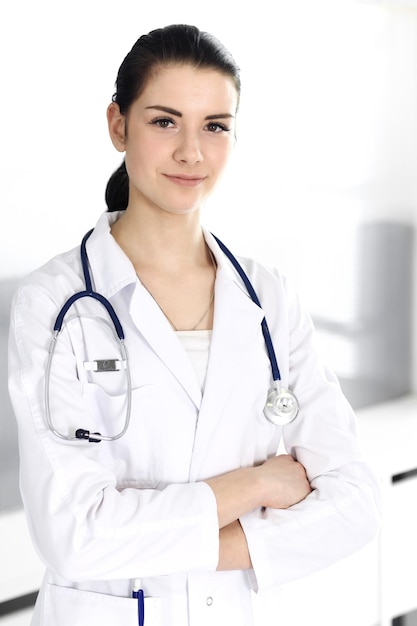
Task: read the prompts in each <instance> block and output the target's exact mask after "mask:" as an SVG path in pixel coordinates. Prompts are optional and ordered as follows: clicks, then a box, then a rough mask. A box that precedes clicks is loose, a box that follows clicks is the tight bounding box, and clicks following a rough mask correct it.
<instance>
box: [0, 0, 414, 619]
mask: <svg viewBox="0 0 417 626" xmlns="http://www.w3.org/2000/svg"><path fill="white" fill-rule="evenodd" d="M173 22H188V23H194V24H196V25H197V26H199V27H200V28H201V29H203V30H208V31H210V32H212V33H213V34H215V35H216V36H218V37H219V39H221V40H222V41H223V43H224V44H225V45H226V46H227V47H228V48H229V49H230V50H231V51H232V53H233V55H234V57H235V58H236V60H237V62H238V63H239V65H240V67H241V70H242V84H243V88H242V100H241V108H240V113H239V118H238V141H237V145H236V147H235V151H234V155H233V158H232V163H231V165H230V170H229V172H228V175H227V176H226V177H225V179H224V181H223V182H222V183H221V185H220V187H219V189H218V191H217V192H216V194H215V196H214V197H213V199H212V200H211V201H210V204H208V205H207V206H206V207H205V209H204V213H203V222H204V224H205V225H206V226H207V227H208V228H210V229H211V230H212V231H214V232H215V233H216V234H217V235H218V236H219V237H220V238H221V239H223V240H224V241H225V242H227V245H228V246H230V248H231V249H232V250H233V251H234V252H235V253H236V254H243V255H246V256H253V257H255V258H257V259H258V260H260V261H263V262H264V263H266V264H268V265H273V266H276V267H279V268H280V269H281V270H283V271H284V272H285V273H287V274H288V276H289V277H290V279H291V281H292V282H293V283H295V285H296V287H297V289H298V291H299V292H300V294H301V296H302V298H303V299H304V301H305V303H306V305H307V307H308V308H309V309H310V311H311V313H312V316H313V319H314V322H315V324H316V328H317V334H318V341H319V342H320V347H321V350H322V352H323V354H324V357H325V359H326V360H327V362H328V363H329V365H330V366H331V367H332V368H333V369H334V370H335V371H336V373H337V375H338V376H339V379H340V382H341V385H342V388H343V390H344V392H345V393H346V395H347V397H348V399H349V400H350V401H351V403H352V404H353V406H354V407H355V409H356V410H357V413H358V421H359V427H360V429H361V434H362V437H363V445H364V446H365V447H366V449H367V451H368V454H369V458H370V459H371V461H372V462H373V463H374V465H375V468H376V471H377V472H378V473H379V474H380V477H381V481H382V482H383V484H384V488H385V489H386V501H387V505H388V506H387V508H388V515H387V521H385V522H384V526H383V532H382V533H381V537H380V538H379V539H378V541H377V542H376V543H375V545H373V546H372V547H371V548H370V550H369V551H367V552H366V553H364V554H363V555H361V556H360V558H362V559H363V560H362V561H358V560H355V559H353V560H351V561H349V563H347V564H345V566H346V567H345V569H343V566H340V567H339V568H336V569H335V570H333V572H332V574H331V576H330V578H331V579H332V580H338V581H343V585H342V584H340V585H338V587H339V589H341V590H344V592H346V585H350V587H348V591H349V594H350V596H351V597H352V592H353V597H354V598H355V602H354V603H353V604H354V607H353V608H354V610H355V612H354V613H352V614H350V613H349V611H348V612H347V613H346V614H345V615H341V614H340V615H338V616H337V617H335V611H337V610H338V609H337V608H336V607H337V603H338V602H339V600H340V602H343V597H344V596H343V597H342V598H341V596H340V595H337V593H335V594H333V596H334V598H335V602H334V603H333V604H332V603H331V602H330V603H327V605H326V606H327V607H328V608H327V612H326V611H324V609H323V605H322V608H321V609H320V613H319V615H320V619H321V621H320V623H321V626H325V625H326V624H327V623H329V625H330V624H332V625H334V624H337V625H338V626H343V625H344V624H346V625H348V624H349V626H361V624H363V626H376V625H377V624H380V625H381V626H384V625H388V624H390V625H391V624H396V625H397V626H399V625H400V624H401V625H402V626H415V624H417V617H416V612H415V611H416V610H417V592H414V590H413V588H411V587H410V588H409V587H408V586H407V585H409V580H410V576H411V574H410V572H412V571H415V566H416V560H417V545H416V540H415V538H414V531H413V528H414V526H415V524H416V523H417V511H416V508H415V506H416V505H414V502H416V503H417V498H416V497H415V496H417V486H416V473H417V472H416V468H417V446H416V443H417V442H416V437H417V424H416V422H417V404H416V400H415V398H416V395H417V321H416V320H417V315H416V310H417V307H416V302H417V271H416V258H417V257H416V252H415V248H416V228H417V3H416V2H415V1H409V2H407V1H405V0H404V1H401V0H397V1H396V0H381V1H377V0H368V1H365V0H364V1H360V0H346V1H342V0H332V1H331V2H320V1H317V2H316V1H315V0H310V1H309V2H306V1H305V2H303V1H299V0H294V1H293V2H284V1H283V0H278V1H276V2H274V3H271V2H270V1H269V0H258V2H256V3H254V2H245V3H241V2H237V1H231V2H229V3H226V2H224V1H223V2H221V1H220V0H212V1H211V2H210V3H209V4H206V3H204V4H201V3H196V2H192V1H188V0H177V2H175V3H172V2H168V1H167V0H160V2H159V3H157V4H153V5H152V6H150V5H148V4H147V3H143V2H139V1H134V0H118V2H117V3H115V2H110V1H109V0H101V2H100V3H95V2H86V1H83V2H81V1H80V0H73V1H72V2H59V3H58V2H52V0H38V1H37V2H31V1H29V0H20V1H19V0H16V1H15V2H14V3H8V5H7V8H6V7H3V8H2V18H1V22H0V69H1V76H2V87H1V89H2V97H1V99H0V114H1V120H2V150H1V153H0V161H1V163H0V172H1V185H0V201H1V206H2V212H3V228H2V229H1V231H0V307H1V308H0V342H1V343H0V350H1V352H2V354H1V358H0V393H1V404H0V407H1V409H0V410H1V423H2V440H1V441H0V550H1V551H0V623H1V624H2V626H5V625H6V623H7V624H8V625H10V626H11V625H12V624H16V626H17V624H19V625H22V626H24V625H25V624H28V623H29V615H30V605H31V603H32V602H33V599H34V597H35V595H36V589H37V588H38V585H39V581H40V579H41V574H42V565H41V564H40V562H39V561H38V559H37V557H36V555H35V554H34V552H33V549H32V548H31V544H30V540H29V538H28V536H27V530H26V526H25V521H24V515H23V511H22V509H21V501H20V495H19V490H18V450H17V440H16V430H15V425H14V419H13V415H12V411H11V407H10V404H9V401H8V397H7V384H6V346H7V331H8V319H9V307H10V298H11V295H12V293H13V292H14V290H15V288H16V284H17V282H18V281H19V279H20V278H21V277H22V276H24V275H25V274H27V273H29V272H30V271H31V270H32V269H34V268H36V267H37V266H39V265H41V264H42V263H44V262H46V261H47V260H48V259H49V258H50V257H52V256H53V255H55V254H56V253H58V252H61V251H63V250H66V249H69V248H72V247H74V246H76V245H78V244H79V242H80V239H81V237H82V235H83V234H84V232H85V231H87V230H88V229H89V228H91V227H92V226H94V224H95V222H96V221H97V219H98V216H99V215H100V213H101V212H102V211H104V210H105V205H104V188H105V185H106V182H107V179H108V177H109V175H110V174H111V173H112V171H113V170H114V169H115V168H116V167H117V166H118V165H119V163H120V160H121V159H120V154H119V153H117V152H115V150H114V149H113V147H112V145H111V142H110V140H109V138H108V134H107V126H106V108H107V105H108V103H109V102H110V100H111V96H112V94H113V89H114V81H115V77H116V74H117V70H118V67H119V65H120V63H121V61H122V59H123V58H124V56H125V55H126V53H127V52H128V50H129V49H130V48H131V46H132V45H133V43H134V42H135V41H136V39H137V38H138V37H139V36H140V35H141V34H142V33H144V32H147V31H149V30H151V29H153V28H157V27H159V26H164V25H166V24H169V23H173ZM396 433H398V434H396ZM394 502H395V509H396V511H397V516H396V517H395V518H394V516H391V511H392V510H393V509H394V504H393V503H394ZM404 503H406V506H408V507H409V508H406V509H404V508H402V507H403V506H404ZM410 507H411V508H410ZM405 519H407V520H408V522H407V523H409V524H410V527H409V528H410V535H409V536H408V535H407V528H406V527H404V523H405V522H404V520H405ZM410 520H411V521H410ZM399 538H401V540H402V541H403V544H401V546H400V545H399V544H398V541H399ZM399 552H400V553H401V554H402V555H403V558H401V559H400V560H398V561H395V562H394V560H393V559H394V556H393V555H394V554H397V555H398V553H399ZM352 572H354V576H353V577H352V575H351V574H352ZM324 576H325V575H324ZM361 576H362V577H363V578H362V577H361ZM338 577H339V578H338ZM330 578H329V579H330ZM394 578H395V583H394ZM411 578H412V576H411ZM329 579H325V578H323V577H320V575H319V576H317V577H316V578H314V579H312V580H310V581H309V584H308V587H309V589H310V590H311V589H313V592H312V597H313V596H314V597H317V590H318V589H319V588H320V589H321V588H323V587H324V586H327V589H329V587H328V585H329V584H330V583H329ZM355 580H356V587H355V588H354V589H352V587H351V586H352V585H353V584H355V583H354V581H355ZM347 581H349V583H348V582H347ZM344 585H345V586H344ZM294 590H297V592H300V593H303V594H305V589H304V588H303V589H302V591H301V590H300V589H299V588H298V587H297V586H295V587H293V588H292V589H289V590H285V594H283V596H282V597H281V598H280V606H281V609H280V611H281V612H277V609H276V598H274V599H273V600H271V607H270V612H269V613H268V615H267V616H266V614H265V613H264V614H263V615H262V617H263V618H264V621H265V619H267V620H268V623H275V622H274V621H273V619H272V617H271V616H273V615H274V614H276V615H277V618H278V617H280V618H282V615H283V614H284V613H283V612H285V610H286V609H285V606H288V611H290V610H292V611H293V613H292V620H293V621H291V622H288V621H287V622H285V623H287V624H289V623H291V624H296V625H298V624H305V623H306V622H305V621H303V619H304V618H303V617H302V616H301V614H300V616H299V621H297V618H296V617H294V615H295V614H294V604H296V600H295V595H294V594H295V591H294ZM327 595H328V596H329V595H331V594H329V593H328V594H327ZM292 600H294V602H293V603H292V604H291V602H292ZM285 603H287V604H285ZM26 605H27V606H28V607H29V608H28V609H27V610H26V611H24V612H21V611H17V609H22V607H25V606H26ZM339 606H340V604H339ZM358 607H359V608H358ZM353 608H352V610H353ZM262 610H264V611H265V609H262ZM299 610H300V611H301V610H302V609H301V608H300V609H299ZM309 610H310V613H309V616H310V618H311V615H313V613H311V611H314V602H312V604H311V605H310V607H309ZM316 610H318V609H317V607H316ZM260 611H261V609H260ZM323 611H324V612H323ZM326 615H327V617H326ZM327 618H328V622H327V621H326V619H327ZM277 623H278V621H277ZM314 623H315V622H314ZM317 623H319V622H318V621H317Z"/></svg>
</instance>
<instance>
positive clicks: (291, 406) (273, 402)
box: [264, 387, 299, 426]
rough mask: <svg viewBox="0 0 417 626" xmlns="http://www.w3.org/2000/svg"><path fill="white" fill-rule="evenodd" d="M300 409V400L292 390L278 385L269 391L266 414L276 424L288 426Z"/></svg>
mask: <svg viewBox="0 0 417 626" xmlns="http://www.w3.org/2000/svg"><path fill="white" fill-rule="evenodd" d="M298 409H299V405H298V400H297V398H296V397H295V395H294V394H293V393H292V391H290V390H289V389H285V387H277V388H275V389H271V390H270V391H269V393H268V398H267V400H266V404H265V408H264V414H265V417H266V418H267V419H268V420H269V421H270V422H272V424H275V426H286V425H287V424H290V423H291V422H292V421H293V420H295V418H296V417H297V415H298Z"/></svg>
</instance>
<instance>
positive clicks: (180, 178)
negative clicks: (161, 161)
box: [164, 174, 206, 187]
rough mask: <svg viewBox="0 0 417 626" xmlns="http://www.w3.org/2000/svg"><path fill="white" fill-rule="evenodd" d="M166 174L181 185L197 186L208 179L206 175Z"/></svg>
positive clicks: (170, 179)
mask: <svg viewBox="0 0 417 626" xmlns="http://www.w3.org/2000/svg"><path fill="white" fill-rule="evenodd" d="M164 176H165V178H167V179H168V180H169V181H171V182H172V183H174V184H175V185H179V186H180V187H196V186H197V185H199V184H200V183H202V182H203V181H204V180H205V179H206V176H190V175H187V174H178V175H176V174H164Z"/></svg>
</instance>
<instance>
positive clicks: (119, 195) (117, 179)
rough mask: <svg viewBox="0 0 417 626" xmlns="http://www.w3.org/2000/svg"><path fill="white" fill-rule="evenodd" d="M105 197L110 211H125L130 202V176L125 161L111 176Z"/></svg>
mask: <svg viewBox="0 0 417 626" xmlns="http://www.w3.org/2000/svg"><path fill="white" fill-rule="evenodd" d="M105 199H106V204H107V210H108V211H124V210H125V209H126V207H127V205H128V202H129V177H128V175H127V171H126V164H125V162H124V161H123V163H122V164H121V165H120V167H118V168H117V170H116V171H115V172H113V174H112V175H111V176H110V178H109V182H108V183H107V187H106V193H105Z"/></svg>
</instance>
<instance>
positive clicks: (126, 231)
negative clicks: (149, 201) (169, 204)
mask: <svg viewBox="0 0 417 626" xmlns="http://www.w3.org/2000/svg"><path fill="white" fill-rule="evenodd" d="M111 231H112V234H113V236H114V238H115V239H116V241H117V243H118V244H119V245H120V247H121V248H122V249H123V250H124V252H125V253H126V254H127V256H128V257H129V258H130V260H131V261H132V263H133V265H134V266H135V268H136V270H137V271H138V270H139V269H143V268H147V267H153V268H154V269H156V268H159V269H160V270H162V271H164V270H169V272H170V273H172V272H175V271H182V270H183V269H186V268H188V267H190V266H191V265H195V264H197V265H205V264H206V263H207V250H206V245H205V241H204V237H203V233H202V229H201V224H200V221H199V213H198V212H193V213H192V214H190V215H175V214H169V213H166V214H164V215H162V216H161V215H158V216H157V218H155V216H153V215H152V214H151V215H144V214H140V213H135V212H133V211H129V207H128V208H127V209H126V211H125V213H124V214H123V215H122V216H121V217H120V218H119V220H118V221H117V222H115V224H113V226H112V229H111Z"/></svg>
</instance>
